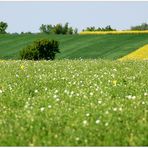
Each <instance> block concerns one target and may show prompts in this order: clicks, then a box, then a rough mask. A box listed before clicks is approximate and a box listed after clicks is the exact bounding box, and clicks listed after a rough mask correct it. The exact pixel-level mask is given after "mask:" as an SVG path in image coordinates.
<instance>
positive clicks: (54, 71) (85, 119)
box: [0, 36, 148, 146]
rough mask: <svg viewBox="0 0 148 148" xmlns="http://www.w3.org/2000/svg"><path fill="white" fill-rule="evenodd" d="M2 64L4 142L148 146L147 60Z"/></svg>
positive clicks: (0, 129) (0, 128) (0, 131)
mask: <svg viewBox="0 0 148 148" xmlns="http://www.w3.org/2000/svg"><path fill="white" fill-rule="evenodd" d="M104 37H105V36H104ZM22 38H23V37H22ZM22 38H21V37H19V38H18V40H20V41H22ZM72 38H74V37H73V36H72ZM79 38H87V36H86V37H85V36H82V37H79ZM95 38H96V40H97V38H99V36H98V37H95ZM109 38H111V36H109ZM137 38H138V37H137ZM9 39H10V41H11V40H12V39H11V37H10V38H9ZM61 40H62V39H61ZM63 40H64V39H63ZM88 40H89V37H88ZM110 40H111V39H110ZM112 40H113V39H112ZM3 42H4V41H3ZM26 42H27V41H26ZM63 42H64V41H63ZM65 42H66V41H65ZM71 42H72V40H71ZM17 43H18V41H17ZM1 44H2V43H1ZM11 44H13V45H14V46H16V45H15V43H11ZM69 44H70V43H69ZM77 44H78V43H77ZM80 44H81V42H80ZM119 44H120V43H119ZM135 44H138V43H137V42H136V43H135ZM70 45H71V46H72V44H70ZM20 46H21V45H20ZM22 46H23V42H22ZM65 46H66V44H65ZM67 46H68V45H67ZM75 46H76V45H75ZM16 47H17V46H16ZM12 48H13V46H12ZM65 50H66V49H65ZM0 67H1V68H0V76H1V77H0V146H34V145H35V146H148V79H147V78H148V77H147V74H148V61H138V62H136V61H129V62H119V61H104V60H56V61H40V62H33V61H9V60H8V61H0Z"/></svg>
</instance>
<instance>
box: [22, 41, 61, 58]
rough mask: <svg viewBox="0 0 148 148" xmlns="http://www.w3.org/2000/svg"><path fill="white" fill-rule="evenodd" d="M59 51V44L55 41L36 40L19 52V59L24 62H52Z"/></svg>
mask: <svg viewBox="0 0 148 148" xmlns="http://www.w3.org/2000/svg"><path fill="white" fill-rule="evenodd" d="M56 53H60V51H59V42H58V41H55V40H51V41H49V40H47V39H43V40H38V41H35V42H34V43H33V44H32V45H29V46H27V47H26V48H24V49H22V51H21V52H20V56H21V59H26V60H54V59H55V55H56Z"/></svg>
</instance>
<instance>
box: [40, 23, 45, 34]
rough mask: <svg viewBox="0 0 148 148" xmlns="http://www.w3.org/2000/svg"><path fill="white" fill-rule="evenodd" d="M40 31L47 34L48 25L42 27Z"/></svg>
mask: <svg viewBox="0 0 148 148" xmlns="http://www.w3.org/2000/svg"><path fill="white" fill-rule="evenodd" d="M40 31H41V32H42V33H47V29H46V25H44V24H42V25H41V27H40Z"/></svg>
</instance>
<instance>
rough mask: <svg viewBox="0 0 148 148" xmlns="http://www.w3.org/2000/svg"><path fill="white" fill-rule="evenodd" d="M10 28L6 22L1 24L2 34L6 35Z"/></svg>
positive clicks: (0, 30) (0, 31)
mask: <svg viewBox="0 0 148 148" xmlns="http://www.w3.org/2000/svg"><path fill="white" fill-rule="evenodd" d="M7 27H8V24H7V23H5V22H0V33H6V29H7Z"/></svg>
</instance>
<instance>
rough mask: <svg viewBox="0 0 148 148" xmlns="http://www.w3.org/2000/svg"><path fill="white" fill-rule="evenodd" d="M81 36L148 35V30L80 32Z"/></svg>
mask: <svg viewBox="0 0 148 148" xmlns="http://www.w3.org/2000/svg"><path fill="white" fill-rule="evenodd" d="M80 34H81V35H85V34H148V30H143V31H138V30H132V31H131V30H126V31H83V32H80Z"/></svg>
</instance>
